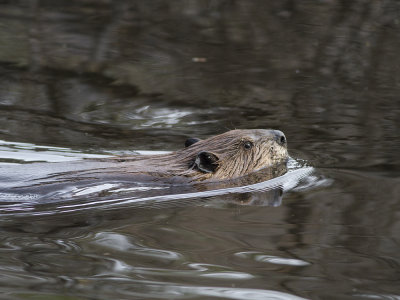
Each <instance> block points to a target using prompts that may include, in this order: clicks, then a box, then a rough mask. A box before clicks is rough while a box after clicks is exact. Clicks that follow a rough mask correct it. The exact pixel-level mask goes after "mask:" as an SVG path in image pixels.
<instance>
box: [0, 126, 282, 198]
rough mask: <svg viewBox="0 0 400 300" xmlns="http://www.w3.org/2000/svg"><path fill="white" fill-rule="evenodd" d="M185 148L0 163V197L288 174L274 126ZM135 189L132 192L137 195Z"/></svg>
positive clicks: (182, 186)
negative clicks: (161, 151) (139, 153)
mask: <svg viewBox="0 0 400 300" xmlns="http://www.w3.org/2000/svg"><path fill="white" fill-rule="evenodd" d="M186 146H187V147H186V148H183V149H181V150H178V151H175V152H171V153H168V154H160V155H136V156H130V157H128V156H122V157H110V158H104V159H101V160H99V159H85V160H83V161H76V162H68V163H65V162H64V163H34V164H27V165H20V166H9V167H1V168H0V199H1V198H2V197H1V195H3V199H6V201H14V200H13V199H17V200H18V199H22V198H21V197H28V198H29V197H31V196H32V195H33V196H35V201H43V203H45V202H46V201H59V200H60V201H64V200H65V199H73V198H74V197H80V194H82V197H84V198H85V199H86V198H87V197H88V192H89V191H90V190H91V189H92V188H95V189H94V190H96V191H97V187H103V189H104V186H107V185H110V186H115V185H116V186H117V187H118V188H120V184H122V186H123V187H128V189H127V190H128V191H129V188H131V187H133V188H135V187H137V183H143V184H144V186H147V184H150V185H152V184H156V185H158V184H161V185H162V186H163V187H164V188H165V187H166V186H168V185H169V186H170V190H168V191H169V192H173V193H182V192H183V191H186V192H190V191H192V190H191V188H192V187H195V189H196V190H197V191H203V190H209V189H210V188H225V187H231V186H236V185H242V184H252V183H255V182H261V181H265V180H268V179H271V178H274V177H276V176H280V175H282V174H284V173H285V172H286V162H287V160H288V153H287V142H286V138H285V135H284V134H283V133H282V132H281V131H278V130H265V129H254V130H232V131H228V132H226V133H223V134H220V135H217V136H214V137H211V138H208V139H205V140H198V139H188V140H187V141H186ZM258 170H260V171H259V172H256V171H258ZM245 175H246V176H245ZM186 183H191V184H186ZM130 184H132V186H130ZM165 184H166V185H165ZM140 186H141V185H139V187H140ZM174 188H175V190H174ZM139 191H140V189H139ZM150 192H159V191H158V190H151V189H150ZM150 192H146V193H150ZM161 192H162V193H164V192H165V190H164V189H161ZM91 193H92V192H91ZM93 193H96V192H93ZM102 193H103V192H102ZM104 193H105V192H104ZM110 193H111V194H113V193H112V192H110ZM138 193H139V192H138V191H136V190H135V196H136V197H138ZM111 194H110V195H111ZM102 195H103V194H102ZM104 195H106V194H104ZM33 196H32V197H33ZM111 196H112V195H111ZM146 197H148V194H146ZM10 199H11V200H10ZM24 199H25V198H24ZM29 199H30V198H29ZM29 199H28V200H29ZM63 199H64V200H63ZM17 200H15V201H17ZM241 200H243V199H241ZM18 201H20V200H18ZM21 201H22V200H21ZM29 201H31V200H29Z"/></svg>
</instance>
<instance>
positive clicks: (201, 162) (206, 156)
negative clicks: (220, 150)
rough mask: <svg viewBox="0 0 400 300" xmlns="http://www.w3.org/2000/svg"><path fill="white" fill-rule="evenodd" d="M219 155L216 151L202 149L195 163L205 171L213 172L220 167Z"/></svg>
mask: <svg viewBox="0 0 400 300" xmlns="http://www.w3.org/2000/svg"><path fill="white" fill-rule="evenodd" d="M218 160H219V159H218V156H216V155H215V154H214V153H211V152H206V151H202V152H200V153H199V154H197V157H196V160H195V161H194V165H195V166H196V167H197V168H198V169H199V170H200V171H201V172H204V173H213V172H215V170H216V169H217V168H218Z"/></svg>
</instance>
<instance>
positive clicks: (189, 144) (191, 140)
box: [185, 138, 201, 148]
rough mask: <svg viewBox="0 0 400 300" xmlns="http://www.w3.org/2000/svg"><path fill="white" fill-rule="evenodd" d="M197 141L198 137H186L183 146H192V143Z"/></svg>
mask: <svg viewBox="0 0 400 300" xmlns="http://www.w3.org/2000/svg"><path fill="white" fill-rule="evenodd" d="M198 141H201V140H200V139H198V138H188V139H187V140H186V141H185V148H187V147H189V146H192V145H193V144H196V143H197V142H198Z"/></svg>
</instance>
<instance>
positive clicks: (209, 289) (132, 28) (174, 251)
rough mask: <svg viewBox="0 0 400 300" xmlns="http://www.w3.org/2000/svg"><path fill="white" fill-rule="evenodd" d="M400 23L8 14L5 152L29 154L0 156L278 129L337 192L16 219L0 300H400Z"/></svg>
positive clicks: (210, 5)
mask: <svg viewBox="0 0 400 300" xmlns="http://www.w3.org/2000/svg"><path fill="white" fill-rule="evenodd" d="M399 12H400V3H399V2H398V1H395V0H386V1H363V0H354V1H338V0H326V1H290V0H288V1H224V0H216V1H202V2H199V1H174V2H171V1H151V2H144V1H128V0H126V1H125V0H119V1H108V0H101V1H91V0H79V1H78V0H74V1H61V0H57V1H45V0H30V1H29V0H28V1H10V0H3V1H0V140H4V141H7V142H13V143H14V142H24V143H32V145H31V146H24V145H23V144H10V143H4V142H2V143H0V162H2V163H4V162H6V163H10V162H14V163H18V164H20V163H21V162H24V163H29V162H32V161H38V160H46V159H49V157H53V158H54V160H57V161H59V160H69V159H70V158H71V157H76V156H78V157H82V152H84V153H101V152H103V153H110V152H111V153H124V152H127V153H129V152H130V151H132V150H143V149H144V150H175V149H178V148H180V147H181V146H182V145H183V142H184V140H185V138H186V137H188V136H191V137H199V138H203V137H206V136H209V135H214V134H216V133H221V132H223V131H226V130H228V129H232V128H276V129H280V130H282V131H283V132H285V135H286V136H287V138H288V142H289V150H290V154H291V156H292V157H294V158H302V159H305V160H306V161H307V162H308V163H309V164H311V165H312V166H314V167H315V168H316V173H314V175H313V176H317V177H318V178H320V179H321V178H325V179H326V180H327V181H328V183H329V184H322V183H324V181H323V180H322V183H321V182H320V181H317V182H318V183H321V184H315V182H314V181H310V182H311V183H310V184H309V185H307V184H306V183H307V182H303V183H302V184H300V185H298V186H297V187H289V188H288V189H287V192H285V193H284V195H283V199H282V200H279V201H278V202H279V203H278V204H279V205H275V206H255V205H235V204H232V205H226V203H227V202H228V203H229V201H230V200H237V197H238V194H235V193H233V194H225V195H211V196H210V197H206V199H203V198H198V197H193V198H190V199H189V200H190V201H192V202H193V205H192V204H190V201H186V205H185V206H172V207H168V206H167V207H158V208H156V207H154V206H149V207H146V206H141V207H131V206H129V205H128V206H126V207H120V208H117V209H109V208H104V207H102V208H98V209H96V206H94V207H91V209H82V210H78V211H76V210H75V211H71V212H69V213H66V212H64V213H61V214H59V213H55V211H52V210H51V209H52V208H51V207H48V208H49V212H51V213H50V214H49V215H44V214H41V215H40V216H39V215H37V214H35V213H34V212H30V211H28V208H29V205H28V206H27V208H26V209H25V211H24V212H25V213H26V214H25V215H18V216H16V215H12V214H10V213H8V212H7V208H10V206H1V215H2V216H1V218H0V252H1V255H0V292H1V295H2V296H1V297H0V298H2V297H3V298H4V299H39V298H40V299H47V298H48V299H110V298H115V299H143V298H148V299H188V298H191V299H212V298H215V299H218V298H225V299H268V298H273V297H275V298H276V299H294V298H293V297H294V296H298V297H303V298H312V299H347V298H348V299H397V298H399V297H400V295H399V294H400V291H399V288H398V282H399V280H400V278H399V274H400V273H399V268H400V267H399V266H400V265H399V264H400V262H399V259H398V252H399V246H400V245H399V243H400V241H399V238H398V231H399V230H398V229H399V228H400V224H399V221H398V219H399V216H398V211H400V207H399V201H398V200H399V199H400V190H399V186H400V182H399V175H400V174H399V171H400V161H399V154H398V153H399V151H400V143H399V142H398V141H399V132H400V130H399V129H400V118H399V114H400V101H399V99H398V98H399V90H400V77H399V76H400V69H399V66H400V61H399V60H400V58H399V57H400V56H399V55H398V53H399V49H400V36H399V32H400V28H399V26H400V23H399V20H400V15H399ZM16 145H17V146H16ZM18 145H19V146H18ZM40 145H47V146H53V147H50V148H46V147H40ZM54 146H58V147H66V148H63V149H60V148H55V147H54ZM24 147H25V148H24ZM71 149H73V150H71ZM0 168H4V165H0ZM27 169H28V168H27ZM3 170H4V169H3ZM28 175H29V174H28ZM286 183H287V182H286ZM242 194H243V195H246V193H242ZM247 195H250V196H251V197H252V199H257V197H258V196H260V197H261V198H262V197H263V196H265V194H263V193H262V192H261V194H259V193H257V192H254V191H250V192H249V193H248V194H247ZM274 197H275V196H272V198H274ZM278 199H280V198H279V195H278ZM203 200H205V201H203ZM188 203H189V204H188ZM221 203H224V204H221ZM250 204H256V203H254V202H253V203H250ZM43 211H45V210H43V209H42V210H41V212H43ZM36 213H37V211H36ZM3 295H4V296H3ZM291 297H292V298H291Z"/></svg>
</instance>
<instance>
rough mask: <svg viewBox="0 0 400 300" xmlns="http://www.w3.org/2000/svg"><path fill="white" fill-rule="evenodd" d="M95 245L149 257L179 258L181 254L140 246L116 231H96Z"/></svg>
mask: <svg viewBox="0 0 400 300" xmlns="http://www.w3.org/2000/svg"><path fill="white" fill-rule="evenodd" d="M94 243H96V244H97V245H101V246H102V247H104V248H108V249H113V250H117V251H124V252H126V251H129V252H130V253H131V254H135V255H140V256H145V257H151V258H155V259H162V260H172V261H173V260H179V259H181V258H182V255H181V254H179V253H177V252H174V251H168V250H160V249H154V248H148V247H142V246H141V245H137V244H135V243H133V242H131V241H130V240H129V239H128V238H127V237H126V236H123V235H121V234H117V233H110V232H102V233H98V234H97V235H96V237H95V241H94Z"/></svg>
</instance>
